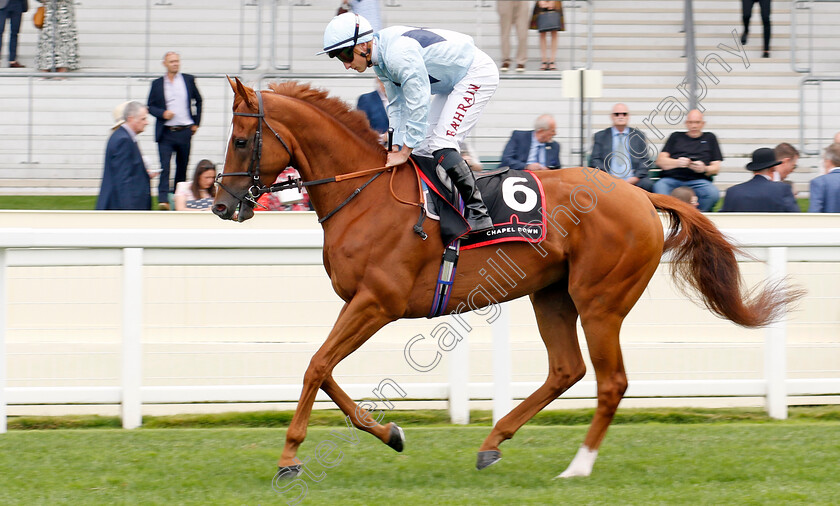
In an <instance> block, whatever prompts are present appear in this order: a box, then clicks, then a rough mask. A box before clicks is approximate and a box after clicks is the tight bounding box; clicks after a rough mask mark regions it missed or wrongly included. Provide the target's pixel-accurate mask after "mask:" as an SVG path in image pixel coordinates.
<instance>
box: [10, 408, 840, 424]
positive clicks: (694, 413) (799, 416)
mask: <svg viewBox="0 0 840 506" xmlns="http://www.w3.org/2000/svg"><path fill="white" fill-rule="evenodd" d="M396 413H398V414H396V415H395V416H396V417H397V419H398V420H399V424H400V425H401V426H423V425H426V426H428V425H448V424H449V413H448V412H447V411H446V410H423V411H411V410H400V411H398V412H396ZM593 414H594V409H565V410H550V411H541V412H540V413H537V415H536V416H534V418H532V419H531V420H530V421H529V422H528V423H529V424H531V425H589V423H590V422H591V421H592V415H593ZM292 415H294V412H293V411H250V412H227V413H210V414H184V415H170V416H146V417H143V428H145V429H164V428H186V429H196V428H226V427H232V428H247V427H263V428H276V427H288V426H289V422H290V421H291V420H292ZM788 416H789V418H790V420H800V421H840V406H837V405H825V406H792V407H790V408H789V409H788ZM492 419H493V413H492V412H491V411H488V410H473V411H471V412H470V424H471V425H477V426H483V427H489V426H491V425H492V423H491V422H492ZM747 421H751V422H770V421H772V419H771V418H770V417H768V416H767V414H766V412H765V411H764V410H763V409H760V408H749V409H747V408H727V409H702V408H644V409H641V408H637V409H623V408H622V409H619V410H618V412H617V413H616V415H615V419H614V420H613V422H612V423H613V425H621V424H628V423H650V422H659V423H678V424H694V423H722V422H747ZM121 426H122V422H121V421H120V419H119V417H116V416H13V417H9V419H8V427H9V430H49V429H101V428H111V429H118V428H120V427H121ZM309 426H310V427H318V426H326V427H330V426H331V427H343V426H344V415H343V414H342V413H341V412H340V411H338V410H315V411H313V412H312V416H311V418H310V419H309Z"/></svg>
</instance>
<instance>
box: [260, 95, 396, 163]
mask: <svg viewBox="0 0 840 506" xmlns="http://www.w3.org/2000/svg"><path fill="white" fill-rule="evenodd" d="M268 87H269V88H271V91H273V92H274V93H277V94H280V95H284V96H287V97H291V98H296V99H298V100H303V101H304V102H306V103H308V104H310V105H312V106H314V107H317V108H318V109H320V110H322V111H324V112H325V113H327V114H329V115H330V116H332V117H333V118H335V119H336V120H338V121H340V122H341V123H343V124H344V125H345V126H346V127H347V128H349V129H350V131H351V132H353V133H355V134H356V135H357V136H358V137H359V138H361V139H362V140H363V141H364V142H367V143H369V144H371V145H375V146H378V147H380V148H382V144H380V142H379V134H378V133H377V132H376V131H374V130H373V129H372V128H371V127H370V123H368V119H367V116H366V115H365V113H363V112H361V111H357V110H354V109H351V108H350V106H349V105H347V103H346V102H344V101H343V100H341V99H339V98H336V97H330V96H329V95H328V93H327V92H326V91H324V90H320V89H317V88H313V87H312V86H310V85H309V84H305V83H298V82H295V81H286V82H282V83H272V84H269V85H268Z"/></svg>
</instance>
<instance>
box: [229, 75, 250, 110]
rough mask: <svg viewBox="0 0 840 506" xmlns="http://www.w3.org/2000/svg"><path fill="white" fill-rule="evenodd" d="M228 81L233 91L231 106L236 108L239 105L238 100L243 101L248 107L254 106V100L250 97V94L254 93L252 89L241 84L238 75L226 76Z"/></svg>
mask: <svg viewBox="0 0 840 506" xmlns="http://www.w3.org/2000/svg"><path fill="white" fill-rule="evenodd" d="M228 83H230V87H231V88H232V89H233V93H234V97H233V108H234V109H236V107H237V106H238V105H239V102H240V101H244V102H245V105H246V106H247V107H248V108H249V109H252V108H253V107H254V100H253V98H252V95H254V91H253V90H250V89H248V87H247V86H245V85H244V84H242V81H240V80H239V78H238V77H234V78H233V79H231V78H230V77H228ZM254 96H256V95H254Z"/></svg>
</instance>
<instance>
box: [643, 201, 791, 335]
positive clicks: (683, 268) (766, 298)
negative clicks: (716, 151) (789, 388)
mask: <svg viewBox="0 0 840 506" xmlns="http://www.w3.org/2000/svg"><path fill="white" fill-rule="evenodd" d="M648 198H650V201H651V203H652V204H653V206H654V207H655V208H656V209H658V210H659V211H662V212H664V213H666V214H667V215H668V217H669V218H670V227H669V233H668V236H667V237H666V238H665V247H664V250H665V251H670V252H671V255H672V259H671V274H672V275H673V276H674V278H675V279H676V280H677V281H678V285H679V287H680V289H681V290H682V291H683V292H684V293H686V294H687V295H689V296H691V294H690V293H688V290H686V288H687V287H691V288H693V289H694V290H696V291H697V292H699V293H700V294H701V295H702V302H703V304H705V306H706V307H707V308H709V309H710V310H711V311H712V312H714V313H715V314H717V315H718V316H721V317H723V318H726V319H728V320H731V321H733V322H734V323H736V324H738V325H741V326H744V327H762V326H765V325H767V324H769V323H771V322H773V321H775V320H777V319H778V318H779V317H781V316H782V315H783V314H784V312H785V311H786V308H787V305H788V304H792V303H794V302H795V301H796V300H797V299H799V298H800V297H802V296H803V295H804V294H805V292H804V290H800V289H797V288H792V287H790V286H789V285H788V284H787V283H786V282H785V281H784V280H779V281H777V282H774V283H770V284H767V285H765V286H763V287H761V288H757V287H756V288H753V289H752V290H750V291H748V292H746V293H745V292H744V291H743V289H742V286H741V283H742V281H741V274H740V271H739V269H738V263H737V261H736V259H735V254H736V253H739V252H740V251H739V249H738V248H737V247H735V246H733V245H732V244H731V243H730V242H729V241H728V240H727V239H726V237H724V235H723V234H722V233H721V232H720V230H718V229H717V227H716V226H715V224H714V223H712V222H711V220H709V219H708V218H706V217H705V216H703V214H702V213H700V212H698V211H697V210H696V209H694V208H693V207H692V206H690V205H688V204H686V203H684V202H682V201H680V200H677V199H675V198H673V197H669V196H666V195H657V194H653V193H651V194H648Z"/></svg>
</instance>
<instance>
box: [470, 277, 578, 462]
mask: <svg viewBox="0 0 840 506" xmlns="http://www.w3.org/2000/svg"><path fill="white" fill-rule="evenodd" d="M567 286H568V285H567V284H566V282H565V281H564V282H561V283H557V284H555V285H552V286H549V287H546V288H543V289H542V290H539V291H538V292H535V293H534V294H532V295H531V303H532V304H533V306H534V313H535V314H536V317H537V325H538V326H539V330H540V335H541V336H542V339H543V342H544V343H545V347H546V351H547V352H548V378H547V379H546V380H545V383H543V385H542V386H540V387H539V388H538V389H537V390H536V391H535V392H534V393H532V394H531V395H530V396H528V398H527V399H525V400H524V401H523V402H522V403H521V404H519V405H518V406H516V407H515V408H513V409H512V410H511V412H510V413H508V414H507V415H505V416H504V417H503V418H502V419H501V420H499V421H498V422H497V423H496V426H495V427H493V430H492V431H491V432H490V434H489V435H488V436H487V439H485V440H484V443H483V444H482V445H481V448H480V449H479V452H478V461H477V463H476V467H477V468H478V469H483V468H485V467H487V466H489V465H490V464H493V463H495V462H497V461H498V460H499V459H500V458H501V452H499V445H500V444H501V443H502V442H503V441H504V440H506V439H510V438H512V437H513V435H514V433H516V431H517V430H519V428H520V427H521V426H522V425H523V424H525V423H526V422H527V421H528V420H530V419H531V418H532V417H533V416H534V415H535V414H537V413H538V412H539V411H540V410H541V409H543V408H544V407H545V406H546V405H548V403H550V402H551V401H553V400H554V399H556V398H557V397H558V396H559V395H560V394H562V393H563V392H565V391H566V390H568V389H569V387H571V386H572V385H574V384H575V383H576V382H577V381H578V380H580V378H582V377H583V375H584V373H585V372H586V366H585V365H584V363H583V357H581V354H580V346H579V345H578V338H577V328H576V323H577V317H578V312H577V309H576V308H575V304H574V302H572V299H571V297H570V296H569V292H568V289H567Z"/></svg>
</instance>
